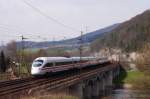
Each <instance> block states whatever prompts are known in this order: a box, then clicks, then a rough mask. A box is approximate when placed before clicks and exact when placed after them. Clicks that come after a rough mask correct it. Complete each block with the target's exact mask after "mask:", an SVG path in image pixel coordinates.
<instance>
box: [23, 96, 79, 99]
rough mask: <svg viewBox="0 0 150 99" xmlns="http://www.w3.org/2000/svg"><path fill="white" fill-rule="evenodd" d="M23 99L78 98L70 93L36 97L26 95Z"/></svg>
mask: <svg viewBox="0 0 150 99" xmlns="http://www.w3.org/2000/svg"><path fill="white" fill-rule="evenodd" d="M22 99H78V98H77V97H75V96H70V95H43V96H40V95H38V96H36V97H24V98H22Z"/></svg>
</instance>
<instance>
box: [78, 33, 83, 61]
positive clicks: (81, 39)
mask: <svg viewBox="0 0 150 99" xmlns="http://www.w3.org/2000/svg"><path fill="white" fill-rule="evenodd" d="M82 47H83V31H81V37H80V47H79V50H80V61H82V54H83V53H82V52H83V49H82Z"/></svg>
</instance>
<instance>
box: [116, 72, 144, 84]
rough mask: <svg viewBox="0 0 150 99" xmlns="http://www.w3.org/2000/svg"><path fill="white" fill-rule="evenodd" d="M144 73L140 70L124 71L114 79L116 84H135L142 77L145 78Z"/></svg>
mask: <svg viewBox="0 0 150 99" xmlns="http://www.w3.org/2000/svg"><path fill="white" fill-rule="evenodd" d="M144 77H145V75H144V73H142V72H140V71H127V72H126V71H122V72H121V73H120V75H119V76H118V77H116V78H115V79H114V83H115V84H123V83H130V84H134V83H136V82H137V81H138V80H140V79H141V78H144Z"/></svg>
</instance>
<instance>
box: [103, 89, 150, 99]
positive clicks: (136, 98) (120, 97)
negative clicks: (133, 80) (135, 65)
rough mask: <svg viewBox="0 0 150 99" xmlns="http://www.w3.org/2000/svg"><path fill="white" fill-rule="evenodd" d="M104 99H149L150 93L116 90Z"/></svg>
mask: <svg viewBox="0 0 150 99" xmlns="http://www.w3.org/2000/svg"><path fill="white" fill-rule="evenodd" d="M104 99H150V91H143V90H142V91H141V90H129V89H116V90H113V91H112V94H111V95H110V96H108V97H105V98H104Z"/></svg>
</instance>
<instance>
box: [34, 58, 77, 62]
mask: <svg viewBox="0 0 150 99" xmlns="http://www.w3.org/2000/svg"><path fill="white" fill-rule="evenodd" d="M35 60H44V61H49V62H66V61H72V60H74V61H79V58H75V57H74V58H72V57H69V58H67V57H38V58H36V59H35Z"/></svg>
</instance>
